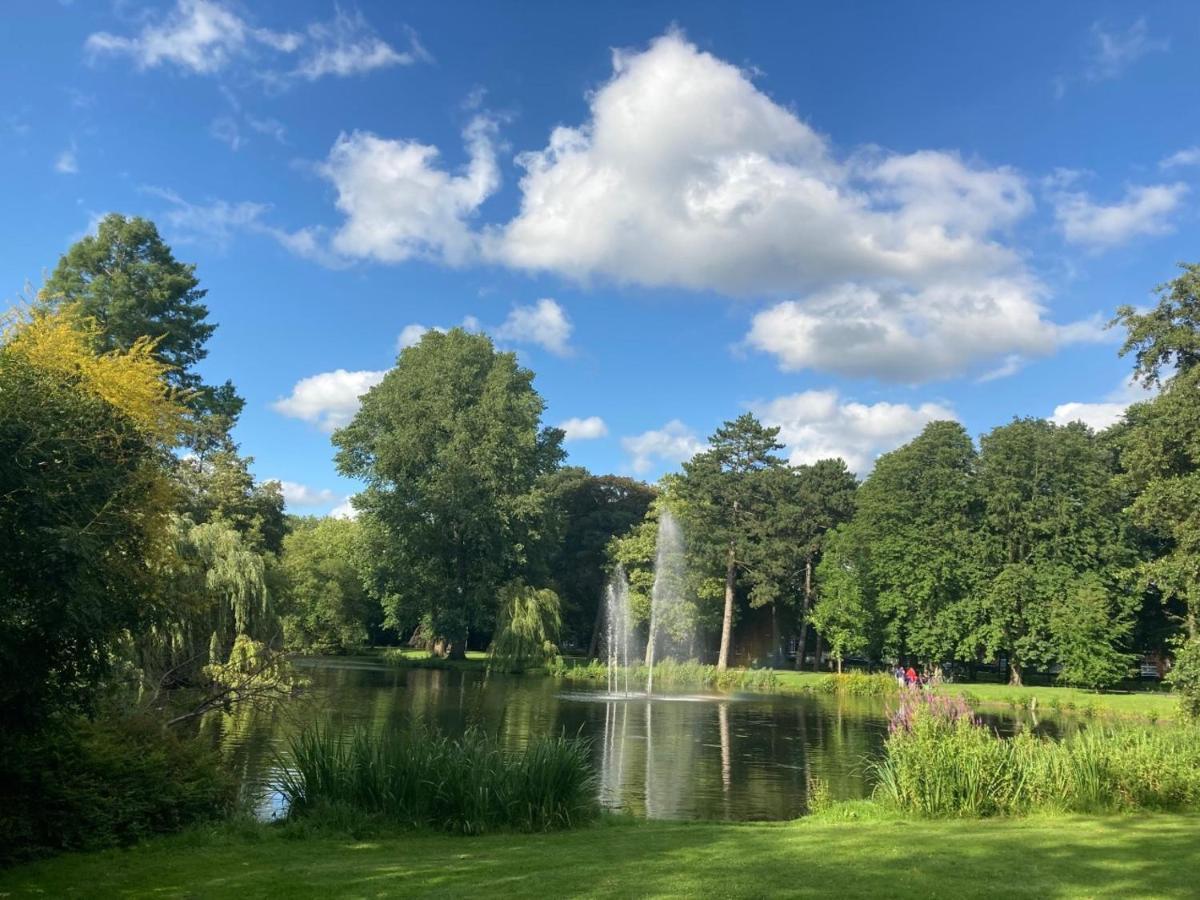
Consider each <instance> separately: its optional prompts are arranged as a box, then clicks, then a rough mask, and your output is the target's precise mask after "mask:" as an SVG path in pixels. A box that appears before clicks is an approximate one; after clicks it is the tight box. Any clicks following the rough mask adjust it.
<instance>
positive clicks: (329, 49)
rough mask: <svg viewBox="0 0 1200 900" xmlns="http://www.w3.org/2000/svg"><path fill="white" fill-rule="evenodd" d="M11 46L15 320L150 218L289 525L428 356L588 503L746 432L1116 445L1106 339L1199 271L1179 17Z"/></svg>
mask: <svg viewBox="0 0 1200 900" xmlns="http://www.w3.org/2000/svg"><path fill="white" fill-rule="evenodd" d="M3 40H4V41H5V44H6V46H5V48H4V49H5V51H6V52H5V53H3V54H2V55H0V77H2V79H3V84H4V86H5V90H4V91H3V92H2V94H0V162H2V165H3V168H2V169H0V171H2V172H3V175H2V176H0V177H2V178H3V190H4V196H5V198H6V200H7V202H6V204H5V206H6V210H7V213H8V215H6V216H4V218H3V221H0V231H2V238H3V246H4V248H5V249H4V252H3V253H2V254H0V282H2V283H3V285H4V286H5V292H4V294H3V296H4V297H6V298H8V300H9V301H14V300H15V299H16V298H17V297H18V296H19V295H20V294H21V292H22V290H23V286H24V285H25V284H26V283H30V284H32V285H33V286H34V287H35V288H36V285H37V284H38V283H39V282H40V281H41V279H42V277H43V273H44V272H46V271H47V270H48V269H50V268H52V267H53V265H54V263H55V261H56V260H57V258H58V255H59V254H60V253H61V252H62V251H63V250H64V249H65V248H66V247H67V246H68V245H69V244H70V242H71V241H72V240H75V239H77V238H78V237H80V236H81V235H83V234H85V233H86V232H87V231H88V229H89V228H91V227H93V225H94V223H95V221H96V219H97V217H99V216H101V215H103V214H104V213H106V212H109V211H120V212H124V213H127V214H138V215H144V216H148V217H151V218H153V219H154V220H155V221H156V222H158V224H159V226H160V228H161V230H162V231H163V233H164V235H165V236H166V237H167V239H168V240H169V241H170V242H171V243H172V245H173V246H174V248H175V250H176V254H177V256H179V257H180V258H181V259H184V260H187V261H192V262H195V263H197V267H198V269H197V270H198V274H199V276H200V278H201V280H202V282H203V285H204V286H205V287H207V288H208V290H209V295H208V298H207V302H208V304H209V307H210V309H211V314H212V317H213V318H214V319H215V320H216V321H217V322H218V323H219V324H220V328H219V330H218V332H217V333H216V336H215V337H214V338H213V340H212V341H211V344H210V348H211V349H210V355H209V357H208V359H207V360H206V361H205V363H204V367H203V368H204V372H205V374H206V375H207V376H208V377H209V378H211V379H214V380H223V379H225V378H232V379H233V380H234V381H235V383H236V384H237V385H238V387H239V389H240V391H241V392H242V393H243V395H244V396H245V397H246V400H247V406H246V412H245V414H244V416H243V419H242V422H241V424H240V425H239V427H238V431H237V438H238V440H239V441H240V442H241V444H242V446H243V449H244V450H245V451H246V452H248V453H250V454H252V455H253V456H254V457H255V458H256V464H255V470H256V472H257V474H258V475H259V476H261V477H264V478H268V477H269V478H278V479H281V480H284V481H285V482H286V483H287V493H288V496H289V507H290V508H291V509H292V510H293V511H296V512H317V513H321V512H326V511H328V510H330V509H333V508H335V507H337V506H339V505H340V504H341V503H342V502H343V501H344V498H345V497H346V496H347V495H348V494H350V493H351V492H352V491H353V489H354V485H353V483H351V482H349V481H346V480H345V479H341V478H340V477H338V475H337V474H336V471H335V469H334V466H333V464H332V460H331V456H332V453H331V448H330V444H329V436H328V429H329V428H330V427H331V426H333V425H335V424H337V423H339V422H342V421H345V420H346V418H347V417H348V416H350V415H352V413H353V410H354V408H355V397H356V395H357V393H358V392H360V391H362V390H363V389H365V388H366V387H367V386H369V385H370V384H371V383H373V382H374V381H375V380H377V379H378V378H379V377H380V373H382V372H383V371H384V370H385V369H386V368H387V367H388V366H389V365H391V364H392V362H393V361H394V358H395V354H396V351H397V348H398V346H400V344H401V343H402V342H403V341H404V340H405V339H406V338H408V339H411V338H412V337H413V336H414V335H417V334H419V333H420V330H421V328H424V327H448V326H452V325H457V324H462V323H466V324H468V325H469V326H470V327H476V328H483V329H484V330H487V331H488V332H489V333H491V334H492V335H493V336H494V337H495V338H496V340H497V342H498V343H499V344H501V345H502V346H504V347H506V348H508V349H512V350H515V351H517V352H518V353H519V355H520V358H521V359H522V361H523V362H524V363H525V364H526V365H529V366H531V367H532V368H533V369H534V370H535V371H536V373H537V382H536V384H537V386H538V388H539V390H540V391H541V392H542V394H543V396H544V397H545V398H546V400H547V403H548V410H547V422H548V423H551V424H560V423H564V422H570V424H571V427H570V428H569V429H568V432H569V437H570V438H571V440H569V442H568V444H567V447H568V450H569V454H570V461H571V462H572V463H576V464H580V465H585V466H587V467H589V468H590V469H592V470H593V471H597V472H621V473H626V474H636V475H638V476H640V477H644V478H647V479H654V478H657V477H658V476H659V475H660V474H662V473H663V472H664V471H668V470H670V469H672V468H674V467H675V466H676V465H677V464H678V462H679V460H680V459H681V458H684V457H685V456H687V455H690V453H691V452H694V451H695V450H696V449H697V448H698V447H700V446H701V445H702V443H703V439H704V436H705V435H707V434H708V433H710V432H711V431H712V430H713V428H715V427H716V426H717V425H719V424H720V422H721V421H723V420H725V419H728V418H732V417H734V416H736V415H737V414H739V413H740V412H742V411H744V410H745V409H753V410H755V411H756V412H758V413H759V415H760V416H761V417H763V418H764V419H766V420H767V421H769V422H771V423H772V424H776V425H779V426H780V427H781V428H782V436H783V438H784V439H785V440H786V441H787V445H788V452H789V454H790V456H791V458H792V459H793V460H795V461H797V462H803V461H809V460H812V459H816V458H819V457H821V456H826V455H836V454H840V455H844V456H845V457H846V458H847V459H848V460H849V461H850V463H851V465H852V466H853V467H854V468H856V469H857V470H858V471H860V472H864V473H865V472H866V471H868V470H869V468H870V466H871V463H872V460H873V459H874V458H875V457H876V456H877V455H878V454H879V453H881V452H884V451H886V450H888V449H891V448H892V447H894V446H897V445H898V444H900V443H903V442H904V441H905V440H907V439H909V438H910V437H912V436H913V435H914V434H915V433H916V432H917V431H919V429H920V428H921V427H922V425H923V424H924V423H925V422H927V421H929V420H931V419H934V418H943V417H947V416H953V417H955V418H957V419H959V420H961V421H962V422H963V423H964V424H965V425H966V427H967V428H968V429H969V430H970V431H971V433H972V434H976V435H978V434H979V433H981V432H983V431H986V430H987V429H989V428H990V427H992V426H994V425H996V424H1000V423H1002V422H1004V421H1007V420H1008V419H1009V418H1011V417H1012V416H1014V415H1039V416H1054V417H1056V418H1057V419H1058V420H1060V421H1065V420H1067V419H1070V418H1073V417H1080V418H1083V419H1084V420H1085V421H1088V422H1090V423H1092V424H1094V425H1097V426H1102V425H1104V424H1106V423H1107V422H1108V421H1111V420H1112V418H1113V417H1114V416H1116V415H1118V414H1119V411H1120V410H1121V408H1122V407H1123V406H1124V404H1126V403H1128V402H1129V401H1130V400H1131V399H1133V398H1134V397H1135V396H1136V395H1135V393H1134V392H1132V391H1131V390H1130V389H1129V388H1128V386H1127V385H1126V384H1125V379H1126V374H1127V372H1128V368H1129V367H1128V364H1127V363H1126V362H1125V361H1122V360H1120V359H1118V358H1117V356H1116V346H1117V345H1116V336H1115V335H1114V334H1113V333H1111V332H1105V331H1104V330H1103V328H1102V327H1101V326H1102V324H1103V322H1104V321H1106V320H1107V319H1108V318H1109V317H1110V316H1111V314H1112V311H1113V310H1114V309H1115V307H1116V306H1118V305H1120V304H1122V303H1133V304H1145V303H1148V302H1150V299H1151V294H1150V288H1151V287H1152V286H1153V285H1155V284H1157V283H1159V282H1162V281H1164V280H1166V279H1168V278H1170V277H1171V276H1172V272H1173V266H1174V264H1175V263H1176V262H1178V261H1181V260H1195V259H1196V258H1197V256H1198V253H1197V245H1196V241H1195V235H1196V233H1197V231H1196V224H1197V208H1198V204H1200V194H1198V190H1197V189H1198V188H1200V184H1198V180H1200V125H1198V124H1197V120H1196V117H1195V115H1194V110H1195V105H1196V98H1197V96H1198V93H1200V54H1198V53H1197V52H1196V49H1197V44H1198V40H1200V11H1198V10H1197V8H1196V7H1195V5H1194V4H1188V3H1175V4H1172V3H1161V4H1153V5H1148V6H1145V7H1144V8H1142V7H1138V6H1135V5H1133V4H1126V3H1108V4H1104V3H1089V4H1069V3H1060V4H1033V3H1030V4H1006V5H1003V6H997V5H992V6H985V5H981V4H960V3H921V4H908V5H902V4H894V3H859V4H843V5H840V6H836V7H835V6H834V5H832V4H829V5H825V6H821V7H818V6H817V5H815V4H785V3H779V4H774V3H754V4H733V3H728V4H712V3H696V2H691V3H686V4H682V3H674V4H668V3H604V4H600V3H596V4H589V5H584V4H564V3H549V2H529V3H520V4H516V3H514V4H483V3H478V4H475V3H438V4H404V5H401V4H395V3H384V2H378V3H373V2H366V0H364V2H361V3H359V4H351V3H348V2H347V3H341V4H340V5H334V4H332V3H330V2H327V0H294V2H289V3H283V2H278V3H268V2H255V3H249V2H237V0H178V2H176V0H170V2H158V3H141V2H135V0H118V2H111V3H110V2H105V0H96V2H83V0H75V2H51V0H15V2H12V3H10V4H8V6H7V11H6V29H5V37H4V39H3ZM572 420H573V421H572Z"/></svg>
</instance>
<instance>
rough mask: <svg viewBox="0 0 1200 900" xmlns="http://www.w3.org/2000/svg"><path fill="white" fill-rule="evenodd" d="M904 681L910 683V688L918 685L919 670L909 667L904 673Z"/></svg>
mask: <svg viewBox="0 0 1200 900" xmlns="http://www.w3.org/2000/svg"><path fill="white" fill-rule="evenodd" d="M904 680H905V681H907V682H908V685H909V687H912V686H913V685H914V684H916V683H917V670H916V669H914V668H913V667H912V666H909V667H908V668H907V669H906V670H905V672H904Z"/></svg>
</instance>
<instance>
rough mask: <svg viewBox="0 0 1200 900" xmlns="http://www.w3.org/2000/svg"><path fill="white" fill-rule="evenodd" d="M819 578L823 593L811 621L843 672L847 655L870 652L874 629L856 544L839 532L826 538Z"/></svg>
mask: <svg viewBox="0 0 1200 900" xmlns="http://www.w3.org/2000/svg"><path fill="white" fill-rule="evenodd" d="M817 579H818V581H819V582H820V585H821V592H820V596H819V597H818V598H817V603H816V606H814V607H813V610H812V622H813V626H814V627H815V628H816V629H817V630H818V631H820V632H821V634H822V635H823V636H824V637H825V639H826V641H828V642H829V650H830V652H831V653H832V654H833V658H834V659H835V660H837V670H838V672H839V673H840V672H841V671H842V661H843V660H844V659H845V658H846V657H847V656H849V655H851V654H854V653H862V652H864V651H866V650H867V648H868V647H869V646H870V643H871V635H872V632H873V631H874V630H875V629H874V622H873V618H874V615H873V610H872V609H871V608H870V606H869V604H868V599H867V597H866V596H865V595H864V593H863V583H864V581H865V579H864V578H863V574H862V572H861V561H860V560H858V559H856V558H855V547H854V544H853V542H852V541H848V540H846V538H845V536H844V534H843V533H841V532H839V531H837V530H835V531H833V532H831V533H830V534H829V535H828V536H827V538H826V548H825V554H824V555H823V556H822V558H821V562H820V564H819V565H818V566H817ZM819 662H820V661H819V660H818V663H819ZM798 667H799V666H797V668H798Z"/></svg>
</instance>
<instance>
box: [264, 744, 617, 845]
mask: <svg viewBox="0 0 1200 900" xmlns="http://www.w3.org/2000/svg"><path fill="white" fill-rule="evenodd" d="M280 771H281V773H282V774H281V775H280V780H279V784H278V788H279V790H280V792H281V793H282V794H283V796H284V798H285V800H286V801H287V803H288V811H289V816H301V817H303V816H306V815H318V816H319V815H321V814H322V811H323V810H324V809H327V808H328V807H329V806H330V805H333V804H343V805H345V806H347V807H350V808H351V809H354V810H357V811H359V812H362V813H366V814H368V815H372V816H377V817H379V818H380V819H382V820H385V821H387V822H390V823H393V824H397V825H402V826H406V827H411V828H435V829H438V830H441V831H451V832H457V833H460V834H483V833H485V832H488V831H495V830H497V829H513V830H518V831H550V830H553V829H558V828H571V827H574V826H576V825H580V824H582V823H584V822H586V821H588V820H589V819H591V818H593V817H594V816H595V815H596V813H597V812H598V808H597V803H596V797H595V786H594V778H595V776H594V775H593V773H592V767H591V760H590V754H589V748H588V745H587V743H586V741H584V740H582V739H580V738H567V737H557V738H551V737H543V738H539V739H535V740H534V741H532V742H531V743H530V744H528V745H527V746H526V747H525V748H524V749H523V750H520V751H517V752H508V751H506V750H504V748H503V747H502V746H501V745H500V743H499V741H498V740H497V738H495V737H493V736H491V735H489V734H487V733H485V732H483V731H478V730H474V729H471V730H468V731H467V732H466V733H465V734H464V735H463V736H462V737H461V738H449V737H445V736H443V735H440V734H438V733H436V732H434V731H430V730H429V729H427V728H424V727H421V726H419V725H415V726H412V727H410V728H408V729H405V730H391V731H387V732H384V733H383V734H378V735H376V734H372V733H371V732H369V731H366V730H364V729H359V730H356V731H354V732H353V733H352V734H351V735H349V736H348V737H346V738H340V737H338V736H337V735H335V734H334V733H333V732H331V731H329V730H322V729H309V730H306V731H304V732H301V733H300V734H299V735H298V736H297V737H296V738H294V739H293V740H292V742H291V745H290V748H289V753H288V757H287V758H286V759H283V760H281V761H280Z"/></svg>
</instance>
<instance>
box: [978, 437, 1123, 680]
mask: <svg viewBox="0 0 1200 900" xmlns="http://www.w3.org/2000/svg"><path fill="white" fill-rule="evenodd" d="M980 444H981V448H982V449H981V452H980V462H979V491H980V497H981V498H982V501H983V506H984V514H983V520H982V527H981V530H980V536H981V540H980V545H979V546H980V553H981V574H982V578H983V579H984V582H983V584H984V586H983V589H982V591H981V594H982V596H983V597H984V602H983V604H982V605H981V606H980V607H978V608H977V609H976V610H975V614H976V615H975V622H976V626H975V631H974V635H973V638H974V641H975V642H976V643H977V645H978V646H979V647H981V648H982V649H983V651H984V652H985V653H986V654H987V655H988V656H993V657H994V656H995V654H996V653H997V652H999V651H1001V650H1004V651H1006V652H1007V653H1008V655H1009V668H1010V674H1011V681H1012V683H1013V684H1020V683H1021V676H1022V670H1023V668H1024V667H1025V666H1026V665H1028V664H1030V663H1040V664H1043V665H1049V664H1050V663H1052V662H1053V661H1055V660H1058V659H1061V658H1062V651H1063V646H1062V644H1061V641H1060V640H1059V638H1060V637H1062V638H1065V639H1066V640H1067V642H1068V643H1067V645H1066V646H1067V648H1069V649H1070V650H1071V652H1072V654H1073V655H1076V656H1077V655H1078V654H1079V652H1081V651H1080V650H1079V642H1080V641H1081V640H1082V639H1083V636H1084V633H1085V632H1084V631H1083V630H1082V629H1077V630H1075V631H1074V632H1066V631H1062V630H1059V631H1058V633H1057V634H1056V631H1055V629H1054V628H1052V627H1051V616H1052V609H1053V608H1054V605H1055V604H1058V603H1062V602H1064V601H1063V599H1062V598H1072V597H1073V598H1076V599H1078V600H1080V601H1081V602H1082V601H1086V602H1087V603H1088V604H1090V606H1088V607H1085V608H1081V609H1080V610H1079V612H1080V614H1081V615H1082V614H1083V613H1084V612H1086V613H1087V615H1088V616H1089V617H1090V621H1091V622H1093V623H1094V621H1095V615H1096V614H1097V612H1098V611H1099V610H1100V608H1101V605H1100V604H1099V602H1098V597H1099V595H1098V594H1097V591H1099V592H1100V594H1104V595H1105V596H1107V595H1106V594H1105V591H1106V590H1107V589H1108V588H1111V587H1114V586H1115V583H1116V581H1115V579H1116V577H1117V572H1118V570H1119V569H1121V568H1122V567H1125V566H1128V565H1130V564H1131V563H1132V562H1133V560H1132V557H1131V555H1130V553H1129V544H1128V542H1127V540H1126V537H1125V533H1124V529H1123V527H1122V524H1121V515H1120V502H1119V501H1120V497H1119V494H1118V493H1117V491H1116V487H1115V485H1114V482H1113V473H1112V470H1111V460H1110V457H1109V454H1108V452H1107V451H1106V449H1105V448H1104V447H1103V446H1102V445H1101V443H1100V442H1099V441H1097V440H1096V437H1095V435H1094V434H1092V432H1091V431H1090V430H1089V429H1088V428H1087V426H1085V425H1083V424H1082V423H1080V422H1076V423H1072V424H1070V425H1066V426H1058V425H1054V424H1053V423H1050V422H1047V421H1045V420H1043V419H1015V420H1014V421H1012V422H1011V423H1009V424H1008V425H1002V426H1000V427H998V428H995V429H993V430H992V431H991V432H990V433H988V434H987V435H984V437H983V438H982V439H981V441H980ZM1084 575H1089V576H1091V577H1094V578H1098V579H1100V580H1101V581H1100V584H1099V585H1097V584H1096V583H1093V582H1088V583H1087V584H1086V585H1084V586H1080V585H1078V584H1077V581H1078V579H1079V578H1080V577H1081V576H1084ZM1131 613H1132V610H1124V609H1123V610H1120V611H1114V614H1113V615H1111V616H1109V618H1108V624H1107V627H1106V629H1104V630H1103V631H1102V632H1101V631H1097V630H1095V629H1091V630H1090V631H1088V632H1087V633H1089V634H1091V635H1092V636H1093V637H1094V638H1095V639H1096V643H1095V644H1094V646H1093V647H1092V648H1091V652H1092V654H1093V655H1094V656H1095V657H1096V658H1097V659H1099V658H1102V657H1103V658H1109V657H1110V656H1111V655H1112V654H1113V653H1115V652H1117V651H1116V650H1115V647H1114V645H1115V643H1116V642H1118V641H1120V640H1123V639H1124V638H1125V636H1126V635H1127V633H1128V622H1129V619H1130V616H1131Z"/></svg>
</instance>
